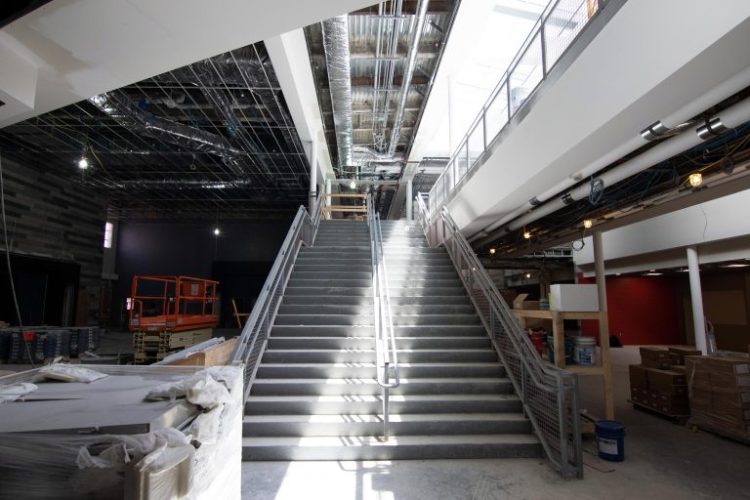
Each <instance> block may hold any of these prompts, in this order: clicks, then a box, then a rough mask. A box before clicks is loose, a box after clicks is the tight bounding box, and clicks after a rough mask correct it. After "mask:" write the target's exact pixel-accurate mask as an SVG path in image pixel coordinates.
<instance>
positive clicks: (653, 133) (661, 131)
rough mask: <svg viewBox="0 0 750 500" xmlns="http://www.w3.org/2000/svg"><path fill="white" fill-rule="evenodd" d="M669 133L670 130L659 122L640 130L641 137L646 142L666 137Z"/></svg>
mask: <svg viewBox="0 0 750 500" xmlns="http://www.w3.org/2000/svg"><path fill="white" fill-rule="evenodd" d="M669 131H670V128H669V127H667V126H666V125H664V124H663V123H662V122H661V120H656V121H655V122H654V123H652V124H651V125H649V126H648V127H646V128H644V129H643V130H641V137H643V138H644V139H645V140H647V141H654V140H656V139H659V138H660V137H663V136H665V135H667V134H668V133H669Z"/></svg>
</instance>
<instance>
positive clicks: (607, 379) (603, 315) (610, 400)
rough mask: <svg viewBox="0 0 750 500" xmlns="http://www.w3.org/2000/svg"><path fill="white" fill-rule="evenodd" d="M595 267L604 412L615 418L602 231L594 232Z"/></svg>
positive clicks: (608, 416)
mask: <svg viewBox="0 0 750 500" xmlns="http://www.w3.org/2000/svg"><path fill="white" fill-rule="evenodd" d="M593 240H594V269H595V271H596V290H597V295H598V298H599V350H600V352H601V358H602V359H601V361H600V362H601V367H602V378H603V379H604V380H603V382H604V412H605V414H606V418H608V419H610V420H611V419H613V418H615V400H614V393H613V392H612V391H613V384H612V360H611V359H610V352H609V316H608V315H607V278H606V275H605V274H604V245H603V243H602V233H601V231H596V232H594V236H593Z"/></svg>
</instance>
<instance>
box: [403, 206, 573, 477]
mask: <svg viewBox="0 0 750 500" xmlns="http://www.w3.org/2000/svg"><path fill="white" fill-rule="evenodd" d="M424 198H425V194H424V193H419V194H418V195H417V209H418V218H419V222H420V224H421V226H422V229H423V230H424V232H425V235H426V236H427V239H428V241H429V243H430V244H431V245H433V246H436V245H438V244H442V245H444V246H445V248H446V250H447V252H448V255H449V256H450V258H451V261H452V262H453V265H454V266H455V268H456V270H457V271H458V274H459V277H460V279H461V281H462V282H463V284H464V286H465V288H466V289H467V291H468V292H469V296H470V298H471V301H472V303H473V304H474V306H475V307H476V309H477V312H478V313H479V317H480V319H481V321H482V324H483V325H484V326H485V329H486V330H487V332H488V334H489V336H490V340H491V341H492V344H493V347H494V348H495V350H496V351H497V353H498V355H499V357H500V359H501V361H502V362H503V365H504V366H505V369H506V373H507V376H508V378H509V379H510V381H511V383H512V384H513V387H514V389H515V391H516V394H518V396H519V398H520V399H521V402H522V404H523V406H524V410H525V413H526V415H527V417H528V418H529V421H530V422H531V424H532V427H533V428H534V431H535V433H536V435H537V436H538V438H539V441H540V443H541V445H542V447H543V449H544V451H545V453H546V455H547V457H548V459H549V460H550V462H552V464H553V466H554V467H555V468H556V469H557V470H558V472H559V473H560V474H561V475H563V476H565V477H572V476H577V477H582V475H583V456H582V448H581V428H580V427H581V424H580V416H579V401H578V382H577V378H576V376H575V374H573V373H571V372H569V371H566V370H562V369H559V368H557V367H555V366H552V365H550V364H548V363H545V362H543V361H542V359H541V357H540V356H539V354H538V353H537V351H536V349H535V348H534V346H533V345H532V344H531V341H530V340H529V337H528V335H526V333H525V332H524V331H523V329H522V328H521V327H520V325H519V324H518V322H517V321H516V319H515V317H514V316H513V314H512V312H511V311H510V308H509V307H508V305H507V304H506V303H505V300H504V299H503V298H502V296H501V295H500V292H498V290H497V287H495V284H494V282H493V281H492V278H490V276H489V274H488V273H487V271H486V270H485V269H484V266H482V263H481V262H480V261H479V259H478V258H477V256H476V254H475V253H474V251H473V249H472V248H471V245H470V244H469V242H468V241H467V240H466V238H465V237H464V235H463V234H462V233H461V231H460V229H459V228H458V226H457V225H456V223H455V222H454V221H453V219H452V218H451V216H450V214H449V213H448V210H447V209H445V208H443V209H442V210H440V211H439V212H438V214H437V217H431V214H430V212H429V209H428V206H427V203H426V202H425V199H424ZM433 219H434V220H433Z"/></svg>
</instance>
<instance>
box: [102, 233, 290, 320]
mask: <svg viewBox="0 0 750 500" xmlns="http://www.w3.org/2000/svg"><path fill="white" fill-rule="evenodd" d="M289 224H291V220H289V221H285V222H245V221H240V222H222V223H220V227H221V235H220V236H218V237H216V236H214V234H213V228H214V223H212V222H169V223H168V222H123V223H121V224H120V231H119V235H118V244H117V268H116V272H117V274H118V275H119V280H118V282H117V284H116V286H115V289H114V290H113V302H112V326H118V327H122V328H125V325H126V323H125V322H124V320H125V312H124V303H125V298H126V297H128V296H129V294H130V284H131V281H132V278H133V276H134V275H136V274H163V275H179V274H182V275H188V276H195V277H199V278H211V279H217V280H219V281H220V282H223V283H224V286H222V285H221V284H220V285H219V293H220V295H221V299H222V304H221V305H222V320H221V324H222V325H223V326H231V325H232V321H231V320H232V318H231V313H230V307H231V306H230V304H229V299H230V298H231V297H236V298H237V299H238V303H239V305H240V308H241V309H243V310H244V309H247V308H249V307H250V304H251V303H252V298H253V297H256V296H257V295H258V292H259V291H260V288H261V287H262V285H263V282H264V281H265V278H266V275H267V274H268V271H269V270H270V268H271V265H272V263H273V261H274V259H275V258H276V254H277V253H278V251H279V248H280V247H281V244H282V243H283V241H284V237H285V236H286V233H287V231H288V230H289Z"/></svg>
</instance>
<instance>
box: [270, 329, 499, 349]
mask: <svg viewBox="0 0 750 500" xmlns="http://www.w3.org/2000/svg"><path fill="white" fill-rule="evenodd" d="M394 340H395V342H396V346H397V349H482V348H486V349H490V348H491V347H492V344H491V343H490V339H489V338H488V337H487V336H481V337H466V336H462V337H445V336H443V337H395V339H394ZM374 346H375V337H301V336H294V337H281V336H278V333H275V334H274V335H272V336H271V337H270V338H269V339H268V348H269V349H304V348H307V349H310V350H315V349H370V348H374Z"/></svg>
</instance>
